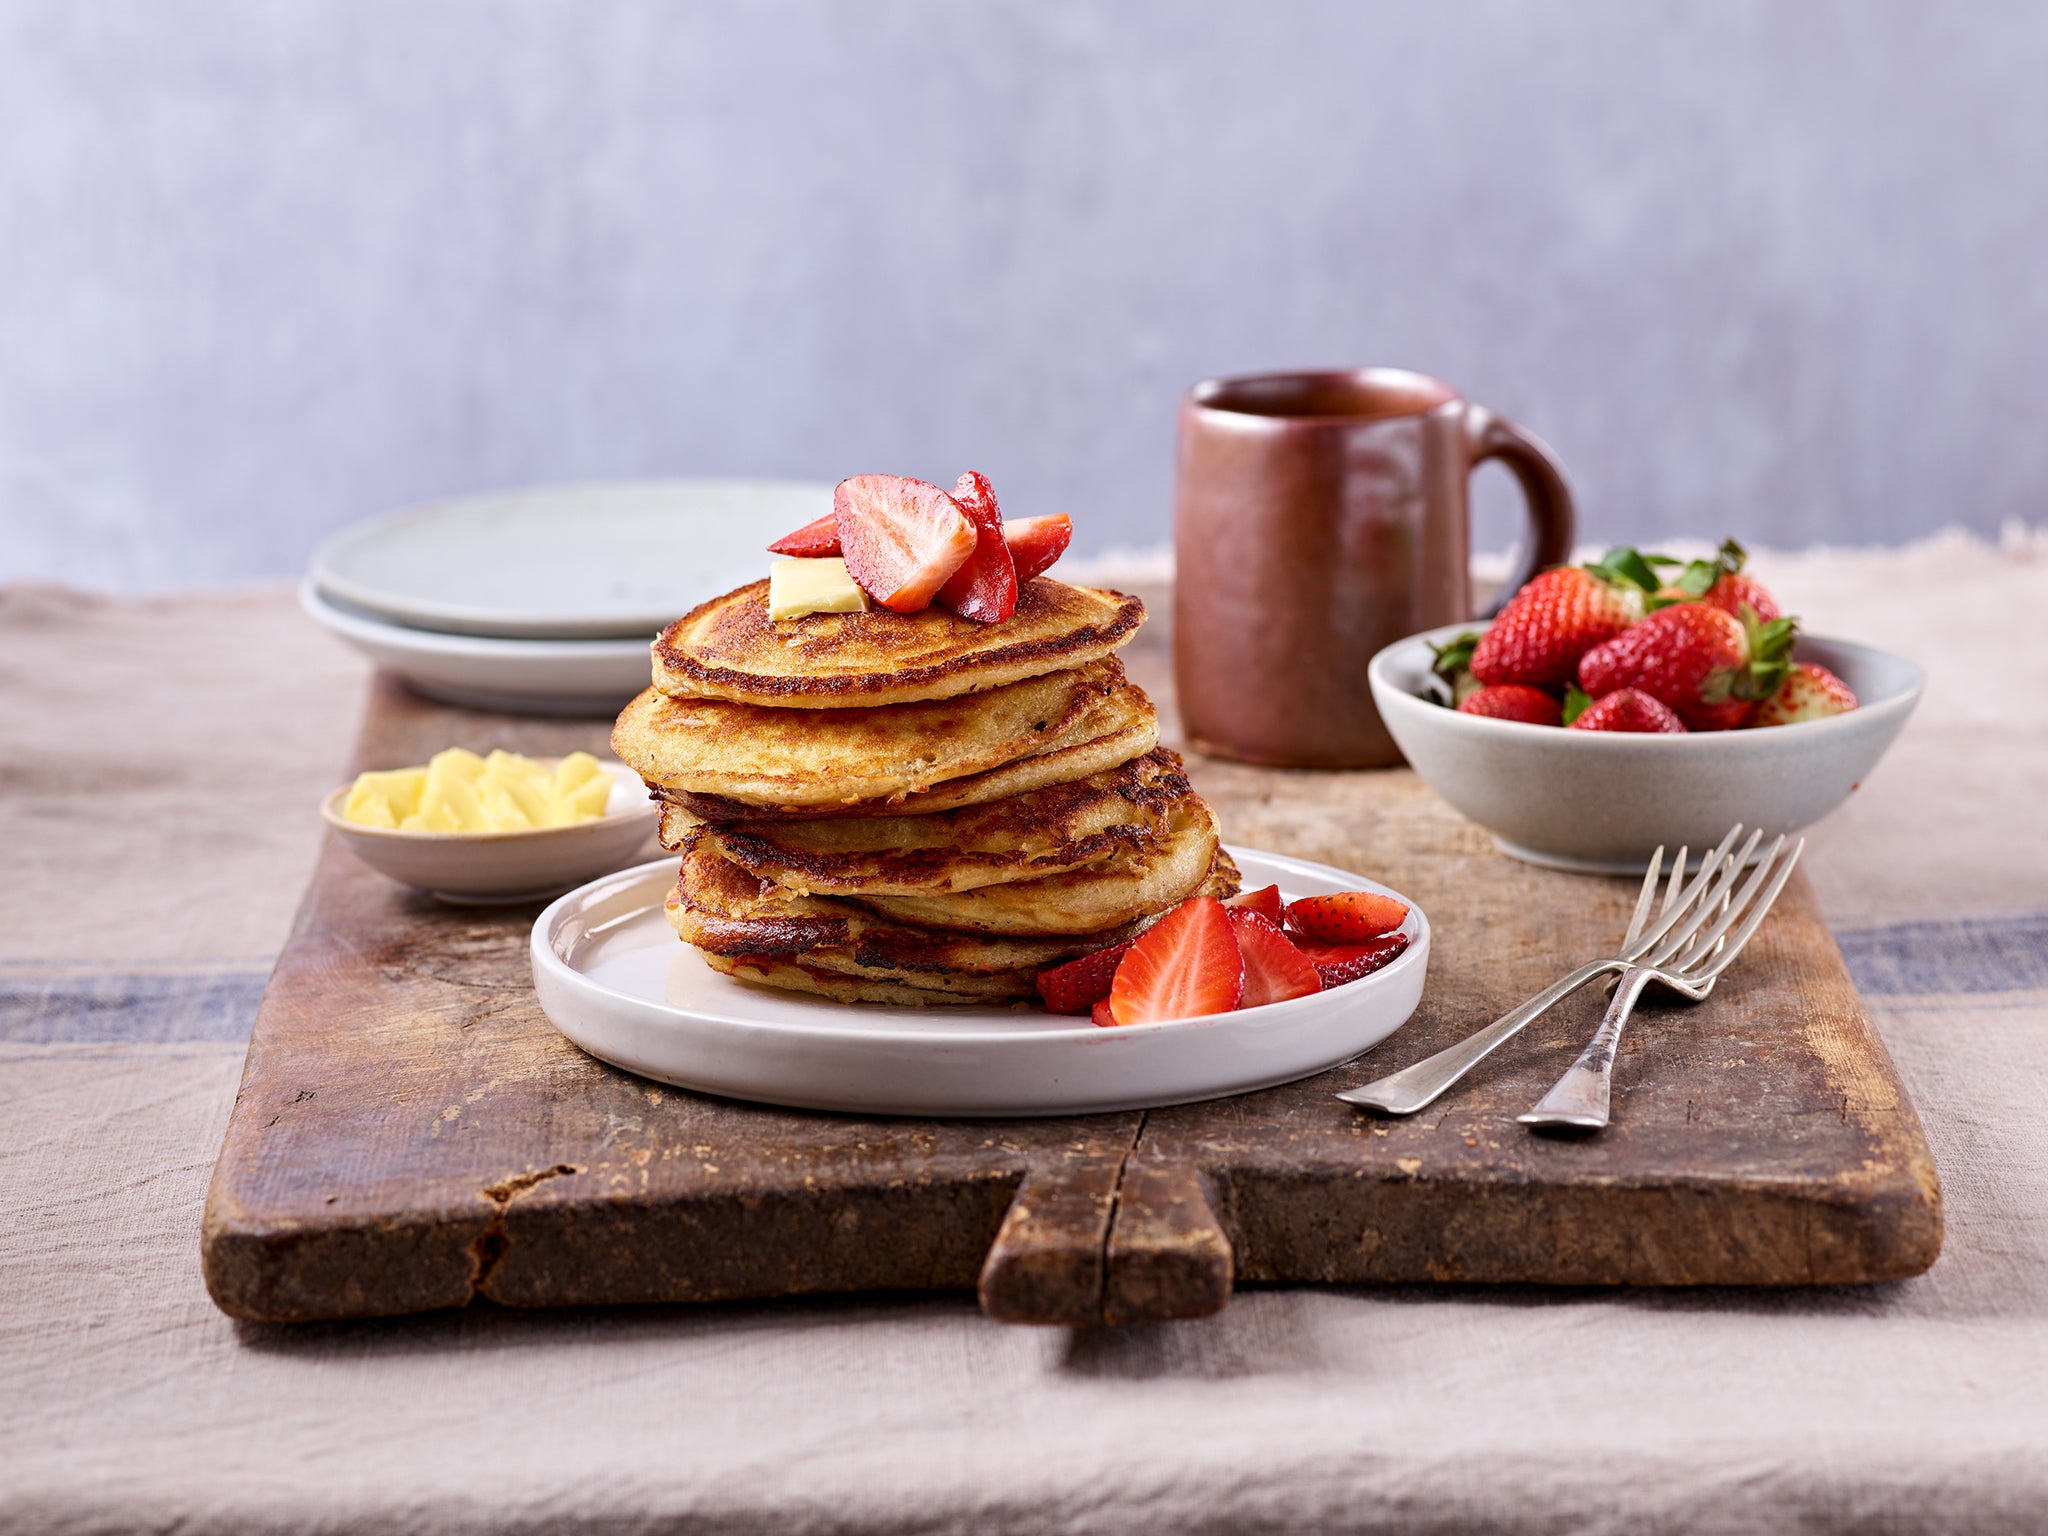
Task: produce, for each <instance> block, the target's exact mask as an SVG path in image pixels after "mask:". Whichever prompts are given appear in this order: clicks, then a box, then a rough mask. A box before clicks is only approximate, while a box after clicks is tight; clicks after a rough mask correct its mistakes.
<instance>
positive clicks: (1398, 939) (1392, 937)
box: [1295, 933, 1408, 991]
mask: <svg viewBox="0 0 2048 1536" xmlns="http://www.w3.org/2000/svg"><path fill="white" fill-rule="evenodd" d="M1295 948H1297V949H1299V950H1300V951H1301V952H1302V954H1303V955H1304V956H1306V957H1307V959H1308V961H1309V963H1310V964H1311V965H1313V966H1314V967H1315V968H1316V974H1317V975H1318V976H1320V977H1321V978H1322V980H1323V987H1324V990H1326V991H1327V990H1328V989H1329V988H1331V987H1341V986H1343V985H1344V983H1345V982H1347V981H1356V980H1358V978H1359V977H1361V976H1370V975H1371V974H1372V973H1373V972H1374V971H1377V970H1381V969H1383V968H1385V967H1386V966H1389V965H1391V964H1393V962H1394V961H1396V960H1398V959H1400V958H1401V956H1402V955H1403V954H1405V953H1406V952H1407V949H1408V935H1407V934H1405V933H1385V934H1381V935H1380V936H1379V937H1378V938H1376V939H1368V940H1367V941H1366V942H1365V943H1363V944H1318V943H1316V942H1315V941H1314V940H1312V939H1302V940H1299V941H1297V942H1296V944H1295Z"/></svg>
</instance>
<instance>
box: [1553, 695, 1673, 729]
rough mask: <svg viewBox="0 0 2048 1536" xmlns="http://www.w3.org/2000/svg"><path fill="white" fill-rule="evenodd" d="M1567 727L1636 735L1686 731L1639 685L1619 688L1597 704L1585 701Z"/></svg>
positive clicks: (1581, 699) (1671, 714)
mask: <svg viewBox="0 0 2048 1536" xmlns="http://www.w3.org/2000/svg"><path fill="white" fill-rule="evenodd" d="M1577 702H1581V703H1584V706H1585V707H1584V708H1582V709H1581V710H1580V711H1579V713H1578V714H1577V716H1576V717H1574V719H1573V720H1572V723H1571V725H1570V726H1569V727H1568V729H1571V730H1574V731H1628V732H1631V733H1633V734H1636V735H1651V734H1655V733H1659V732H1662V733H1665V734H1668V735H1673V736H1683V735H1685V734H1686V730H1685V724H1684V722H1683V721H1681V720H1680V719H1679V718H1678V716H1676V715H1674V714H1673V713H1671V711H1670V710H1668V709H1666V708H1665V707H1664V706H1663V705H1662V704H1659V703H1658V702H1657V701H1656V700H1655V699H1653V698H1651V697H1650V696H1649V695H1648V694H1647V693H1644V692H1643V691H1642V690H1641V689H1640V688H1621V689H1617V690H1616V691H1615V692H1613V693H1610V694H1608V695H1607V697H1606V698H1604V699H1601V700H1599V701H1598V702H1597V703H1594V702H1588V701H1586V697H1585V695H1584V694H1580V695H1578V699H1577Z"/></svg>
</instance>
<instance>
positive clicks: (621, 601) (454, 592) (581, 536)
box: [307, 480, 832, 640]
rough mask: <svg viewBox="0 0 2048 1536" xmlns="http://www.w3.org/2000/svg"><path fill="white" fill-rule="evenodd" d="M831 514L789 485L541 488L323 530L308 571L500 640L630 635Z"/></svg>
mask: <svg viewBox="0 0 2048 1536" xmlns="http://www.w3.org/2000/svg"><path fill="white" fill-rule="evenodd" d="M831 510H832V487H831V486H829V485H823V484H812V483H809V482H804V481H791V480H649V481H641V482H626V483H621V484H616V485H568V486H544V487H541V488H538V489H535V490H526V491H510V492H506V493H504V494H501V495H495V496H477V497H472V498H469V499H467V500H463V501H450V502H443V503H441V504H440V505H437V506H430V507H420V508H417V509H415V510H413V511H410V512H400V513H397V514H396V515H394V516H391V517H385V518H379V519H377V520H376V521H375V522H369V523H362V524H358V525H357V526H356V527H353V528H349V529H346V530H344V531H343V532H341V533H339V534H336V535H335V536H334V537H333V538H331V539H329V540H328V541H327V542H326V543H325V544H323V545H321V546H320V548H319V549H318V550H316V551H315V552H314V554H313V561H312V565H311V567H310V568H309V570H308V572H307V574H308V575H309V576H311V578H312V580H313V584H314V585H315V586H317V587H318V588H319V589H320V590H321V592H323V593H324V594H326V595H327V596H328V597H330V598H335V599H338V600H340V601H341V602H343V603H345V604H348V605H349V606H351V607H354V608H357V609H360V610H362V611H363V612H364V613H367V614H374V615H377V616H379V617H381V618H385V619H389V620H391V621H393V622H395V623H398V624H403V625H407V626H409V627H410V628H413V629H431V630H439V631H441V632H443V633H446V634H457V635H485V636H494V637H498V638H501V639H527V640H548V639H552V640H568V639H585V640H589V639H634V638H638V637H640V636H644V635H652V634H653V633H654V632H655V631H657V630H659V629H660V628H661V627H662V626H663V625H665V624H667V623H668V622H669V621H670V620H671V619H674V618H678V617H680V616H681V615H682V614H684V613H686V612H688V611H689V610H690V609H692V608H694V607H696V606H697V604H699V603H701V602H703V601H704V600H705V599H706V598H709V597H715V596H716V595H717V594H718V593H720V592H724V591H727V590H728V589H730V588H732V587H736V586H739V585H740V584H741V583H742V582H748V581H753V580H755V579H756V578H758V577H761V576H765V575H767V574H768V562H769V560H770V559H771V558H772V557H771V556H770V555H769V554H768V553H767V551H766V548H765V546H766V545H767V544H768V542H769V540H771V539H776V538H780V537H781V536H782V535H783V534H785V533H788V532H790V531H791V530H792V529H795V528H800V527H802V526H803V525H804V524H805V523H808V522H810V521H811V520H812V519H813V518H817V517H822V516H824V515H825V514H826V513H827V512H830V511H831Z"/></svg>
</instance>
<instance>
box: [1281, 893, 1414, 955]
mask: <svg viewBox="0 0 2048 1536" xmlns="http://www.w3.org/2000/svg"><path fill="white" fill-rule="evenodd" d="M1407 921H1408V908H1407V906H1406V905H1405V904H1404V903H1402V902H1398V901H1396V900H1394V898H1393V897H1391V896H1382V895H1380V894H1379V893H1378V892H1377V891H1339V892H1337V893H1336V894H1335V895H1334V896H1304V897H1302V898H1301V900H1299V901H1291V902H1289V903H1288V904H1287V926H1288V927H1290V928H1292V929H1293V930H1294V931H1295V932H1296V933H1299V934H1301V935H1302V936H1303V937H1305V938H1311V939H1321V940H1323V941H1324V942H1326V943H1331V944H1357V943H1360V942H1362V941H1363V940H1366V939H1376V938H1378V937H1379V936H1380V935H1381V934H1383V933H1391V932H1392V931H1393V930H1394V929H1396V928H1398V927H1400V926H1401V925H1402V924H1403V923H1405V922H1407Z"/></svg>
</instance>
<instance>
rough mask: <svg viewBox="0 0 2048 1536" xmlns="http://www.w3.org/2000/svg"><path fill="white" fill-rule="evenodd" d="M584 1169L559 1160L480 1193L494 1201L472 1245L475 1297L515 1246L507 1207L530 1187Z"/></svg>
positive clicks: (472, 1292) (472, 1290) (471, 1279)
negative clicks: (487, 1220)
mask: <svg viewBox="0 0 2048 1536" xmlns="http://www.w3.org/2000/svg"><path fill="white" fill-rule="evenodd" d="M582 1171H583V1169H582V1167H581V1166H580V1165H579V1164H576V1163H557V1164H555V1166H554V1167H552V1168H539V1169H533V1170H530V1171H529V1172H526V1173H515V1174H513V1175H511V1176H510V1177H509V1178H503V1179H500V1180H498V1182H497V1183H495V1184H486V1185H485V1186H484V1187H483V1188H482V1189H480V1190H478V1191H477V1193H478V1194H480V1195H482V1196H483V1197H484V1199H486V1200H488V1201H490V1202H491V1220H490V1224H489V1225H487V1226H486V1227H485V1228H484V1229H483V1231H481V1232H479V1233H478V1234H477V1235H476V1239H475V1241H473V1242H472V1243H471V1244H470V1245H469V1261H470V1270H469V1293H470V1295H471V1296H472V1297H475V1296H478V1295H481V1294H482V1293H483V1288H484V1286H485V1285H486V1284H488V1283H489V1281H490V1278H491V1275H492V1273H493V1272H494V1271H495V1270H496V1269H497V1267H498V1265H499V1264H501V1263H502V1262H503V1261H504V1258H505V1255H506V1253H507V1252H509V1251H510V1249H511V1247H512V1242H511V1239H510V1238H508V1237H507V1236H506V1235H505V1210H506V1208H507V1207H508V1206H510V1205H511V1204H512V1202H513V1201H514V1200H517V1199H518V1198H519V1197H520V1196H521V1195H523V1194H525V1193H526V1192H527V1191H528V1190H530V1189H533V1188H534V1187H536V1186H537V1185H540V1184H545V1183H546V1182H547V1181H548V1180H549V1179H561V1178H567V1177H569V1176H570V1175H572V1174H578V1173H581V1172H582Z"/></svg>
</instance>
